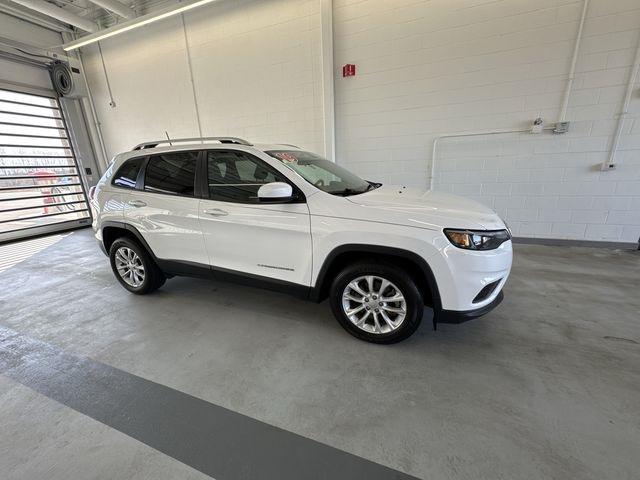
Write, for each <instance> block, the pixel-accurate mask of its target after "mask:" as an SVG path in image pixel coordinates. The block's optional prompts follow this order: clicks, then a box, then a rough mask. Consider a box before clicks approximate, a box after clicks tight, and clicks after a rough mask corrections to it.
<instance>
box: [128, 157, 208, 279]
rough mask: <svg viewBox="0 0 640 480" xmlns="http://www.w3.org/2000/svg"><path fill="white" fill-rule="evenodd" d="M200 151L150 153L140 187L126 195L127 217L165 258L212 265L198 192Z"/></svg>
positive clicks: (140, 179) (206, 265)
mask: <svg viewBox="0 0 640 480" xmlns="http://www.w3.org/2000/svg"><path fill="white" fill-rule="evenodd" d="M200 154H201V153H200V152H199V151H187V152H169V153H162V154H156V155H150V156H149V157H148V158H147V160H146V162H145V164H144V165H143V167H142V170H141V172H140V175H139V176H138V181H137V183H136V189H135V190H130V192H129V193H128V194H127V195H126V196H125V197H124V200H125V201H124V217H125V221H126V222H127V223H128V224H130V225H132V226H134V227H135V228H136V229H138V231H139V232H140V233H141V234H142V236H143V237H144V239H145V241H146V242H147V243H148V244H149V247H151V250H152V251H153V253H154V254H155V256H156V257H157V258H159V259H162V260H173V261H176V262H182V263H188V264H199V265H202V266H204V267H207V268H208V264H209V260H208V256H207V253H206V249H205V246H204V239H203V236H202V230H201V228H200V220H199V216H198V207H199V203H200V199H199V198H197V197H196V195H195V184H196V179H195V172H196V170H197V165H198V157H199V155H200Z"/></svg>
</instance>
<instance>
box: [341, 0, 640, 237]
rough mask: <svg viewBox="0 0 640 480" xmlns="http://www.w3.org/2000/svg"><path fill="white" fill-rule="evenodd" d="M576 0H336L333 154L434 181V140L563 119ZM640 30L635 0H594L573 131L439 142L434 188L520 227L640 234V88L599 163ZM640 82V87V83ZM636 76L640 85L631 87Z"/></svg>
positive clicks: (409, 178)
mask: <svg viewBox="0 0 640 480" xmlns="http://www.w3.org/2000/svg"><path fill="white" fill-rule="evenodd" d="M582 6H583V2H582V1H569V0H502V1H493V0H492V1H483V0H478V1H474V2H469V1H462V0H433V1H428V2H427V1H424V2H415V1H403V0H394V1H393V2H388V1H385V0H366V1H357V0H335V2H334V32H335V62H336V64H337V65H342V64H344V63H354V64H356V65H357V68H358V73H357V75H356V77H352V78H347V79H339V80H338V81H337V82H336V125H337V130H336V145H337V158H338V161H340V162H342V163H343V164H345V165H346V166H347V167H348V168H350V169H352V170H354V171H356V172H358V173H360V174H362V175H364V176H365V177H366V178H371V179H376V180H378V179H380V180H381V181H387V182H393V183H405V184H410V185H416V186H424V185H425V184H428V181H429V178H428V177H429V172H430V163H431V155H432V146H433V141H434V138H435V137H436V136H439V135H445V134H449V133H453V132H465V131H491V130H502V129H527V128H529V127H530V126H531V124H532V123H533V121H534V120H535V119H536V118H538V117H542V118H543V119H544V121H546V122H547V123H555V122H556V121H557V119H558V115H559V112H560V106H561V103H562V96H563V93H564V90H565V86H566V81H567V77H568V72H569V70H570V64H571V57H572V53H573V48H574V43H575V39H576V35H577V30H578V24H579V20H580V17H581V14H582ZM639 39H640V2H639V1H638V0H615V1H611V0H592V1H591V2H590V4H589V8H588V11H587V19H586V22H585V25H584V32H583V40H582V43H581V46H580V50H579V56H578V62H577V70H576V73H577V75H576V78H575V80H574V82H573V91H572V94H571V97H570V100H569V108H568V111H567V117H566V118H567V120H569V121H570V122H571V124H570V127H569V128H570V130H569V133H566V134H563V135H554V134H553V133H550V132H546V133H542V134H540V135H532V134H529V133H527V134H519V135H496V136H479V137H468V138H451V139H442V140H441V141H440V142H439V147H438V151H437V155H438V157H437V160H436V168H435V178H434V188H435V189H436V190H440V191H446V192H452V193H456V194H461V195H464V196H467V197H471V198H474V199H477V200H479V201H480V202H482V203H484V204H486V205H488V206H490V207H493V208H494V209H495V210H496V211H497V212H498V213H499V214H500V215H501V216H503V217H504V218H505V219H506V220H507V222H508V223H509V225H510V226H511V228H512V230H513V233H514V235H515V236H519V237H549V238H567V239H576V240H608V241H622V242H634V243H635V242H637V241H638V238H639V237H640V120H639V117H640V115H639V114H640V94H639V92H638V88H636V89H635V90H634V94H633V97H632V102H631V111H630V115H629V116H628V118H627V120H626V122H625V125H624V127H625V128H624V131H623V135H622V138H621V143H620V150H619V152H618V155H617V156H616V162H617V164H618V165H617V169H615V170H614V171H607V172H601V171H600V170H599V167H600V164H601V163H602V162H603V161H604V160H606V159H607V158H608V155H609V148H610V144H611V140H612V137H613V134H614V132H615V129H616V122H617V116H618V114H619V112H620V109H621V105H622V102H623V99H624V96H625V88H626V85H627V82H628V79H629V73H630V69H631V65H632V63H633V58H634V54H635V49H636V46H637V45H638V41H639ZM637 86H638V85H637ZM637 86H636V87H637Z"/></svg>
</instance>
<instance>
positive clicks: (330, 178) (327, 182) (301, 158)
mask: <svg viewBox="0 0 640 480" xmlns="http://www.w3.org/2000/svg"><path fill="white" fill-rule="evenodd" d="M267 153H268V154H269V155H271V156H272V157H273V158H276V159H278V160H280V161H281V162H282V163H283V164H284V165H286V166H287V167H289V168H290V169H291V170H293V171H294V172H296V173H298V174H299V175H300V176H301V177H302V178H304V179H305V180H306V181H307V182H309V183H311V184H312V185H315V186H316V187H318V188H319V189H320V190H323V191H325V192H327V193H331V194H333V195H343V196H347V195H357V194H359V193H364V192H367V191H369V190H372V189H374V188H377V187H379V186H380V184H378V183H372V182H367V181H366V180H363V179H362V178H360V177H358V176H357V175H355V174H353V173H351V172H350V171H348V170H346V169H344V168H342V167H339V166H338V165H336V164H335V163H333V162H330V161H329V160H326V159H324V158H322V157H321V156H319V155H316V154H315V153H311V152H305V151H302V150H271V151H269V152H267Z"/></svg>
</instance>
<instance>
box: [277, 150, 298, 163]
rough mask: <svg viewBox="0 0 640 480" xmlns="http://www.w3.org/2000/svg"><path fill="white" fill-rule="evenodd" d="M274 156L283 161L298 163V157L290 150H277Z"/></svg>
mask: <svg viewBox="0 0 640 480" xmlns="http://www.w3.org/2000/svg"><path fill="white" fill-rule="evenodd" d="M274 156H275V157H276V158H277V159H278V160H281V161H283V162H289V163H298V159H297V158H296V157H294V156H293V155H291V154H290V153H289V152H276V153H274Z"/></svg>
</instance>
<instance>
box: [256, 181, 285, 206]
mask: <svg viewBox="0 0 640 480" xmlns="http://www.w3.org/2000/svg"><path fill="white" fill-rule="evenodd" d="M292 196H293V188H291V185H289V184H288V183H284V182H271V183H266V184H264V185H262V186H261V187H260V189H258V199H259V200H260V201H262V202H282V201H287V200H290V199H291V197H292Z"/></svg>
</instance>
